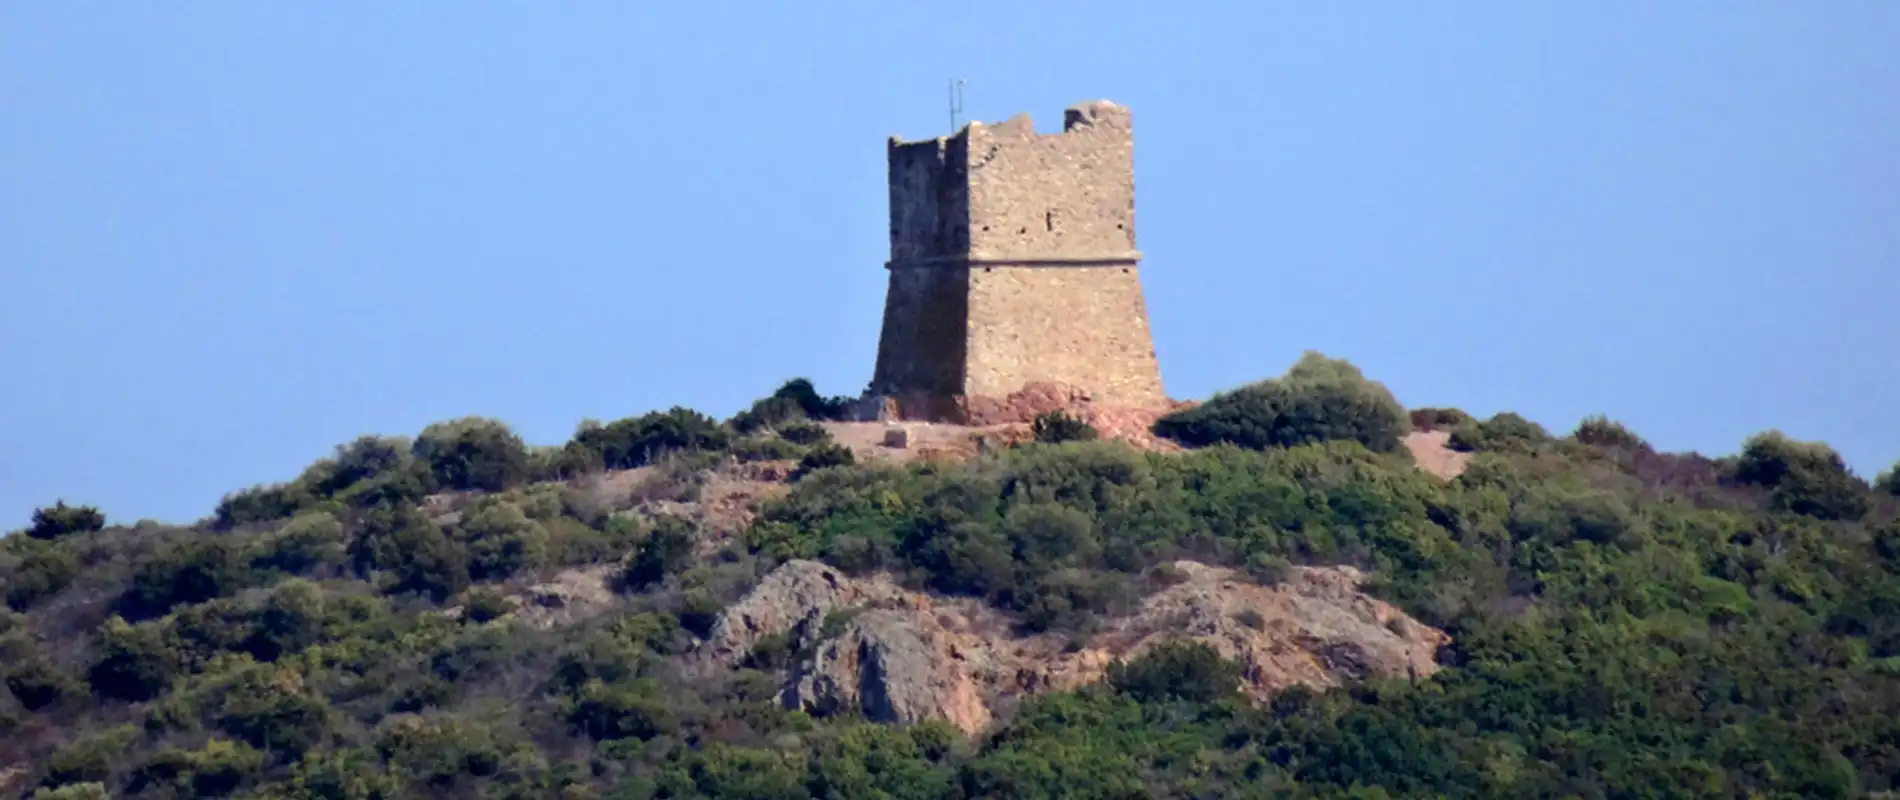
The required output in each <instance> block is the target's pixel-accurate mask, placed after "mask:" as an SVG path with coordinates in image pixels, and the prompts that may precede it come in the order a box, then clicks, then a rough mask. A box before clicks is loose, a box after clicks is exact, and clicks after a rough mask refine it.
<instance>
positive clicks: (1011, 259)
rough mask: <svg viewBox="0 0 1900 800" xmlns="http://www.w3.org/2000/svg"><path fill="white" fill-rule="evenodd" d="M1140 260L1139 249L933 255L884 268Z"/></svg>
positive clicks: (1083, 264) (1125, 263)
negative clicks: (1077, 253) (1074, 253)
mask: <svg viewBox="0 0 1900 800" xmlns="http://www.w3.org/2000/svg"><path fill="white" fill-rule="evenodd" d="M1140 260H1141V253H1140V251H1136V250H1130V251H1127V252H1124V253H1104V254H1099V255H1084V256H978V255H972V256H933V257H931V258H916V259H907V260H903V261H886V262H884V268H885V269H930V268H938V267H1116V266H1129V265H1132V264H1134V263H1135V262H1137V261H1140Z"/></svg>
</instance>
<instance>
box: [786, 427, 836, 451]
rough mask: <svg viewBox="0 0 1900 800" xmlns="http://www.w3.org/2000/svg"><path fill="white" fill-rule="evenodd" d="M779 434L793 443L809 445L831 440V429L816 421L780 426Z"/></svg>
mask: <svg viewBox="0 0 1900 800" xmlns="http://www.w3.org/2000/svg"><path fill="white" fill-rule="evenodd" d="M778 435H779V436H781V437H784V439H785V440H786V441H788V442H791V443H793V444H801V445H805V446H807V447H810V446H813V445H817V444H821V443H824V442H829V441H831V431H828V430H825V426H823V425H819V424H818V423H815V422H793V423H790V424H788V425H785V426H784V427H781V428H779V431H778Z"/></svg>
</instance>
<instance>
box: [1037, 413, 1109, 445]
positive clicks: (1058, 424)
mask: <svg viewBox="0 0 1900 800" xmlns="http://www.w3.org/2000/svg"><path fill="white" fill-rule="evenodd" d="M1029 429H1030V431H1031V432H1032V433H1034V434H1035V437H1036V441H1038V442H1042V443H1044V444H1059V443H1061V442H1091V441H1094V440H1095V439H1096V438H1097V437H1098V436H1099V435H1100V434H1098V433H1096V431H1095V426H1093V425H1090V424H1088V423H1087V422H1084V421H1082V420H1081V419H1080V418H1078V417H1075V416H1072V415H1070V414H1068V413H1065V412H1062V411H1050V412H1048V413H1046V414H1038V415H1037V416H1036V419H1035V421H1034V422H1032V423H1030V426H1029Z"/></svg>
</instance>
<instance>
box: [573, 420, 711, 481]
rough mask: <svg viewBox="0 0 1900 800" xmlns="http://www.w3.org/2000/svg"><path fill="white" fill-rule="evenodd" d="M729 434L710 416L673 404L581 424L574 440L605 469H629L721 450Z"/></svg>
mask: <svg viewBox="0 0 1900 800" xmlns="http://www.w3.org/2000/svg"><path fill="white" fill-rule="evenodd" d="M730 441H731V434H730V433H728V432H727V431H726V429H725V428H723V427H721V426H720V425H719V423H717V422H715V421H714V420H713V419H712V418H711V417H708V416H706V415H704V414H701V413H699V412H697V411H693V410H691V409H688V408H681V407H674V408H672V409H669V410H667V411H664V412H661V411H655V412H653V413H650V414H646V415H644V416H639V417H630V418H628V419H623V420H618V421H615V422H611V423H608V424H606V425H601V426H593V427H584V428H582V429H581V430H580V431H579V432H578V433H576V434H574V443H575V444H576V446H577V447H579V448H580V449H583V450H586V451H588V452H590V453H592V454H594V455H595V456H597V457H598V458H599V459H600V463H601V464H602V465H603V466H604V467H606V468H607V469H632V468H634V467H641V466H645V465H647V464H650V463H652V462H654V461H656V460H658V459H659V458H660V457H662V456H665V455H667V454H669V453H678V452H705V451H723V450H725V448H726V446H727V444H729V443H730Z"/></svg>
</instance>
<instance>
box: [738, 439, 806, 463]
mask: <svg viewBox="0 0 1900 800" xmlns="http://www.w3.org/2000/svg"><path fill="white" fill-rule="evenodd" d="M804 454H805V448H803V447H800V446H798V444H797V443H796V442H791V441H787V440H785V439H780V438H777V437H768V436H746V437H742V438H740V439H738V440H736V441H734V442H733V443H732V455H733V457H734V458H737V459H739V460H740V461H747V462H750V461H790V460H792V459H796V458H800V457H803V456H804Z"/></svg>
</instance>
